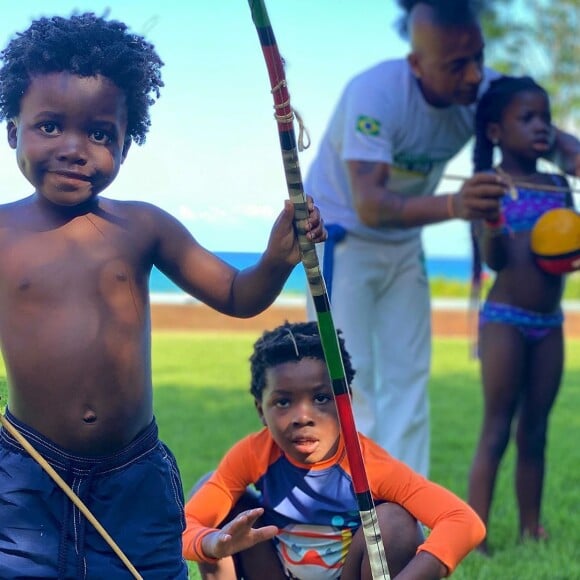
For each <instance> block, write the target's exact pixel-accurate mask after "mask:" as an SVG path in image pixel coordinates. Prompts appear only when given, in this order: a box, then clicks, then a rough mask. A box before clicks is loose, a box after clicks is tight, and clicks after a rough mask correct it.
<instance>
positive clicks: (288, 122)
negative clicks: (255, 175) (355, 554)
mask: <svg viewBox="0 0 580 580" xmlns="http://www.w3.org/2000/svg"><path fill="white" fill-rule="evenodd" d="M249 4H250V9H251V11H252V19H253V21H254V25H255V26H256V30H257V32H258V37H259V38H260V44H261V46H262V52H263V54H264V58H265V60H266V66H267V69H268V76H269V77H270V87H271V92H272V96H273V98H274V110H275V118H276V121H277V124H278V133H279V137H280V148H281V150H282V160H283V163H284V171H285V174H286V184H287V187H288V194H289V196H290V200H291V202H292V204H293V206H294V215H295V218H294V220H295V225H296V229H297V232H298V241H299V244H300V251H301V256H302V264H303V265H304V269H305V270H306V277H307V279H308V286H309V288H310V293H311V295H312V298H313V302H314V306H315V309H316V316H317V322H318V328H319V331H320V338H321V342H322V347H323V350H324V355H325V358H326V364H327V366H328V371H329V374H330V378H331V380H332V389H333V392H334V399H335V402H336V407H337V412H338V417H339V420H340V427H341V431H342V435H343V439H344V442H345V447H346V453H347V457H348V462H349V465H350V469H351V472H352V482H353V486H354V490H355V494H356V499H357V503H358V507H359V512H360V517H361V521H362V526H363V531H364V537H365V542H366V546H367V551H368V555H369V560H370V564H371V573H372V577H373V580H390V575H389V569H388V566H387V558H386V555H385V548H384V544H383V541H382V537H381V532H380V528H379V525H378V520H377V513H376V510H375V505H374V502H373V498H372V495H371V493H370V489H369V483H368V478H367V474H366V470H365V465H364V460H363V456H362V451H361V446H360V441H359V438H358V434H357V430H356V427H355V423H354V417H353V412H352V405H351V401H350V394H349V390H348V383H347V381H346V376H345V371H344V363H343V360H342V355H341V352H340V344H339V342H338V336H337V333H336V329H335V327H334V322H333V320H332V313H331V310H330V300H329V298H328V293H327V291H326V286H325V284H324V279H323V278H322V274H321V271H320V266H319V262H318V256H317V254H316V249H315V246H314V244H313V243H312V242H311V241H310V240H308V238H307V237H306V228H305V226H306V220H307V218H308V209H307V206H306V196H305V194H304V187H303V185H302V176H301V172H300V164H299V161H298V148H297V144H296V137H295V133H294V113H293V110H292V107H291V106H290V95H289V92H288V87H287V84H286V75H285V72H284V64H283V62H282V58H281V57H280V53H279V51H278V46H277V44H276V38H275V37H274V32H273V30H272V26H271V24H270V19H269V17H268V13H267V11H266V7H265V5H264V2H263V1H262V0H249Z"/></svg>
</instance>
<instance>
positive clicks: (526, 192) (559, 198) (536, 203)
mask: <svg viewBox="0 0 580 580" xmlns="http://www.w3.org/2000/svg"><path fill="white" fill-rule="evenodd" d="M555 181H556V180H555V179H554V182H555ZM555 185H559V184H556V183H555ZM517 191H518V196H517V198H516V199H513V198H512V196H511V195H505V196H504V197H503V198H502V202H501V203H502V211H503V214H504V216H505V220H506V225H507V227H508V229H509V230H511V231H513V232H525V231H530V230H531V229H532V228H533V227H534V224H535V223H536V221H538V219H539V218H540V217H541V216H542V215H544V214H545V213H546V212H547V211H549V210H551V209H555V208H560V207H568V194H567V193H566V192H564V191H562V192H560V191H558V192H554V191H542V190H540V189H530V188H529V187H527V188H524V187H521V188H520V187H518V188H517Z"/></svg>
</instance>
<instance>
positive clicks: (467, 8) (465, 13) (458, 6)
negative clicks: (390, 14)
mask: <svg viewBox="0 0 580 580" xmlns="http://www.w3.org/2000/svg"><path fill="white" fill-rule="evenodd" d="M488 2H489V0H397V4H399V6H400V8H401V9H402V10H403V15H402V16H401V17H400V18H399V20H398V21H397V24H396V27H397V30H398V31H399V34H400V35H401V36H402V37H403V38H408V36H409V15H410V14H411V11H412V10H413V8H415V6H416V5H417V4H426V5H428V6H431V8H432V9H433V19H434V22H435V23H436V24H439V25H441V26H457V25H463V24H472V23H474V22H478V21H479V17H480V15H481V14H482V12H484V11H485V9H486V7H487V4H488Z"/></svg>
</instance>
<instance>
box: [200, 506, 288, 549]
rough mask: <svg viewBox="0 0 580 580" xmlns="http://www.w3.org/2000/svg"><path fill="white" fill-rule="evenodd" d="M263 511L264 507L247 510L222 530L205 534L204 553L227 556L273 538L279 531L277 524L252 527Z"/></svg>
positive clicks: (202, 543)
mask: <svg viewBox="0 0 580 580" xmlns="http://www.w3.org/2000/svg"><path fill="white" fill-rule="evenodd" d="M263 513H264V510H263V509H262V508H255V509H251V510H246V511H244V512H242V513H240V514H239V515H238V516H236V517H235V518H234V519H233V520H232V521H231V522H229V523H228V524H226V525H225V526H224V527H223V528H221V529H220V530H216V531H215V532H210V533H209V534H207V535H206V536H204V538H203V540H202V542H201V548H202V550H203V553H204V555H205V556H206V557H207V558H213V559H219V558H225V557H226V556H231V555H233V554H236V553H237V552H241V551H242V550H247V549H248V548H251V547H252V546H255V545H256V544H258V543H260V542H264V541H266V540H271V539H272V538H273V537H274V536H275V535H276V534H277V533H278V528H277V527H276V526H264V527H261V528H253V527H252V526H253V525H254V524H255V523H256V520H257V519H258V518H259V517H260V516H261V515H262V514H263Z"/></svg>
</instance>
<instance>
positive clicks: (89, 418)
mask: <svg viewBox="0 0 580 580" xmlns="http://www.w3.org/2000/svg"><path fill="white" fill-rule="evenodd" d="M96 420H97V415H96V413H95V412H94V411H91V410H87V411H85V414H84V415H83V421H84V422H85V423H94V422H95V421H96Z"/></svg>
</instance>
